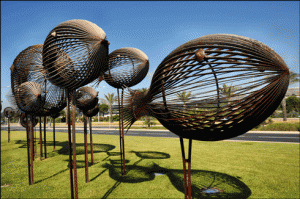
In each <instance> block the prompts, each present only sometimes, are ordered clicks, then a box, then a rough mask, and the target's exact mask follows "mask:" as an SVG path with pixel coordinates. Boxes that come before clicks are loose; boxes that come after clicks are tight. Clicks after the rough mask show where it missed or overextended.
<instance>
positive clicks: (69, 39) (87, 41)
mask: <svg viewBox="0 0 300 199" xmlns="http://www.w3.org/2000/svg"><path fill="white" fill-rule="evenodd" d="M108 45H109V42H108V41H107V40H106V35H105V32H104V31H103V30H102V29H101V28H100V27H98V26H97V25H96V24H94V23H92V22H89V21H86V20H77V19H76V20H69V21H65V22H63V23H61V24H59V25H57V26H56V27H55V28H54V29H53V30H51V31H50V33H49V35H48V36H47V38H46V40H45V42H44V48H43V65H44V67H45V69H46V74H47V78H48V79H49V80H50V81H51V82H52V83H53V84H55V85H57V86H59V87H62V88H65V89H69V90H74V89H77V88H79V87H81V86H84V85H86V84H88V83H90V82H92V81H93V80H95V79H96V78H98V77H99V76H100V75H101V74H103V73H104V72H105V71H106V70H107V69H108Z"/></svg>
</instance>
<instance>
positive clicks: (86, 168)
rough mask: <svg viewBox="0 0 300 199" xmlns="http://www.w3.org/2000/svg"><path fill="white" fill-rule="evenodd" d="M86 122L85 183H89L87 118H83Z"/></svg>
mask: <svg viewBox="0 0 300 199" xmlns="http://www.w3.org/2000/svg"><path fill="white" fill-rule="evenodd" d="M83 118H84V119H83V122H84V128H83V131H84V152H85V182H89V171H88V169H89V163H88V151H87V117H86V116H84V117H83Z"/></svg>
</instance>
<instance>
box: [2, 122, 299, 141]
mask: <svg viewBox="0 0 300 199" xmlns="http://www.w3.org/2000/svg"><path fill="white" fill-rule="evenodd" d="M1 130H5V131H7V126H1ZM24 130H25V128H23V127H11V131H24ZM36 130H37V131H38V130H39V128H38V127H36ZM47 131H48V132H52V127H51V128H47ZM56 132H64V133H66V132H67V128H66V127H57V128H56ZM76 133H83V127H76ZM93 134H104V135H119V131H118V130H115V127H112V128H111V129H109V128H99V127H93ZM125 135H126V136H145V137H166V138H178V136H177V135H175V134H173V133H171V132H170V131H160V130H138V129H137V130H129V131H128V133H126V134H125ZM229 140H231V141H261V142H284V143H300V136H299V133H297V132H296V133H295V132H288V131H287V132H274V133H270V132H268V133H264V132H263V131H259V132H257V133H256V132H254V131H252V132H248V133H245V134H243V135H240V136H237V137H234V138H231V139H228V141H229Z"/></svg>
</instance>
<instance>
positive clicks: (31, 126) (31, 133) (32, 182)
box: [28, 115, 34, 184]
mask: <svg viewBox="0 0 300 199" xmlns="http://www.w3.org/2000/svg"><path fill="white" fill-rule="evenodd" d="M29 117H30V119H29V124H28V125H29V134H30V136H29V138H30V171H31V172H30V173H31V184H34V180H33V120H32V119H33V116H32V115H30V116H29Z"/></svg>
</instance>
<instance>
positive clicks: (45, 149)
mask: <svg viewBox="0 0 300 199" xmlns="http://www.w3.org/2000/svg"><path fill="white" fill-rule="evenodd" d="M46 125H47V116H44V153H45V159H47V143H46V138H47V136H46Z"/></svg>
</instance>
